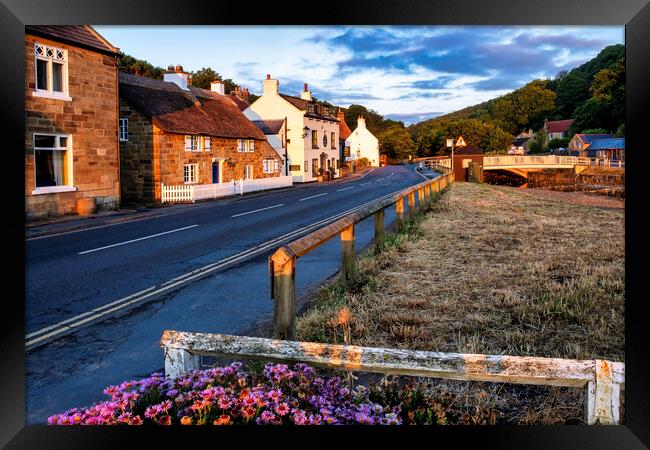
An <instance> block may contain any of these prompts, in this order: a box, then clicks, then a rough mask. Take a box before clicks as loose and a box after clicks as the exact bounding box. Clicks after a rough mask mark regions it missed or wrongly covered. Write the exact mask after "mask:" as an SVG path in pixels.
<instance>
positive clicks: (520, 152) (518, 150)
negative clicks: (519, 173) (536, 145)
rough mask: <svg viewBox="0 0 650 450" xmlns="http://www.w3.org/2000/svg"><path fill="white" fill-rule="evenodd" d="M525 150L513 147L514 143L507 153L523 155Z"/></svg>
mask: <svg viewBox="0 0 650 450" xmlns="http://www.w3.org/2000/svg"><path fill="white" fill-rule="evenodd" d="M525 154H526V151H525V150H524V148H523V147H515V146H514V145H513V146H512V147H510V149H509V150H508V155H525Z"/></svg>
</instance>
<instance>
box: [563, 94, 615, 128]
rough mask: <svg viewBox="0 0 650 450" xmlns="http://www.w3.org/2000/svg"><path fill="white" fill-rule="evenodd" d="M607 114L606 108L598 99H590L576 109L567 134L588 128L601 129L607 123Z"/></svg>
mask: <svg viewBox="0 0 650 450" xmlns="http://www.w3.org/2000/svg"><path fill="white" fill-rule="evenodd" d="M608 114H609V112H608V111H607V110H606V106H605V105H604V104H603V103H602V102H600V101H599V100H598V99H596V98H594V97H592V98H590V99H589V100H587V101H586V102H584V103H583V104H582V105H580V106H578V108H577V109H576V112H575V114H574V116H573V119H574V120H573V123H572V124H571V127H570V128H569V132H570V134H575V133H580V132H582V130H588V129H590V128H592V129H593V128H601V127H602V126H603V124H605V123H606V122H608V120H607V115H608Z"/></svg>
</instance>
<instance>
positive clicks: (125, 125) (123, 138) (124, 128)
mask: <svg viewBox="0 0 650 450" xmlns="http://www.w3.org/2000/svg"><path fill="white" fill-rule="evenodd" d="M119 132H120V142H128V140H129V119H127V118H126V117H120V126H119Z"/></svg>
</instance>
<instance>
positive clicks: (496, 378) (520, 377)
mask: <svg viewBox="0 0 650 450" xmlns="http://www.w3.org/2000/svg"><path fill="white" fill-rule="evenodd" d="M161 346H162V347H164V348H171V349H181V350H186V351H188V352H190V353H191V354H194V355H214V356H227V357H241V358H249V359H262V360H272V361H284V362H304V363H307V364H310V365H313V366H316V367H325V368H330V369H343V370H352V371H360V372H373V373H385V374H394V375H410V376H422V377H432V378H445V379H453V380H473V381H492V382H505V383H515V384H534V385H549V386H568V387H584V386H586V385H587V384H588V383H592V382H596V383H597V382H598V381H597V380H596V375H595V371H596V366H597V363H596V361H594V360H569V359H560V358H539V357H531V356H503V355H477V354H462V353H440V352H430V351H422V350H403V349H388V348H372V347H357V346H352V345H332V344H320V343H314V342H294V341H279V340H273V339H266V338H256V337H247V336H230V335H223V334H209V333H185V332H178V331H171V330H166V331H165V332H164V333H163V336H162V339H161ZM609 364H610V365H611V367H612V368H613V370H612V371H611V373H612V375H611V377H612V381H614V382H618V383H624V365H623V364H622V363H609ZM602 376H603V375H602V369H601V379H602Z"/></svg>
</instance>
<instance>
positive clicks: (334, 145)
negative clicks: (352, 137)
mask: <svg viewBox="0 0 650 450" xmlns="http://www.w3.org/2000/svg"><path fill="white" fill-rule="evenodd" d="M331 136H332V139H331V141H332V142H331V148H332V149H333V150H336V134H335V133H334V132H333V131H332V133H331Z"/></svg>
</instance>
